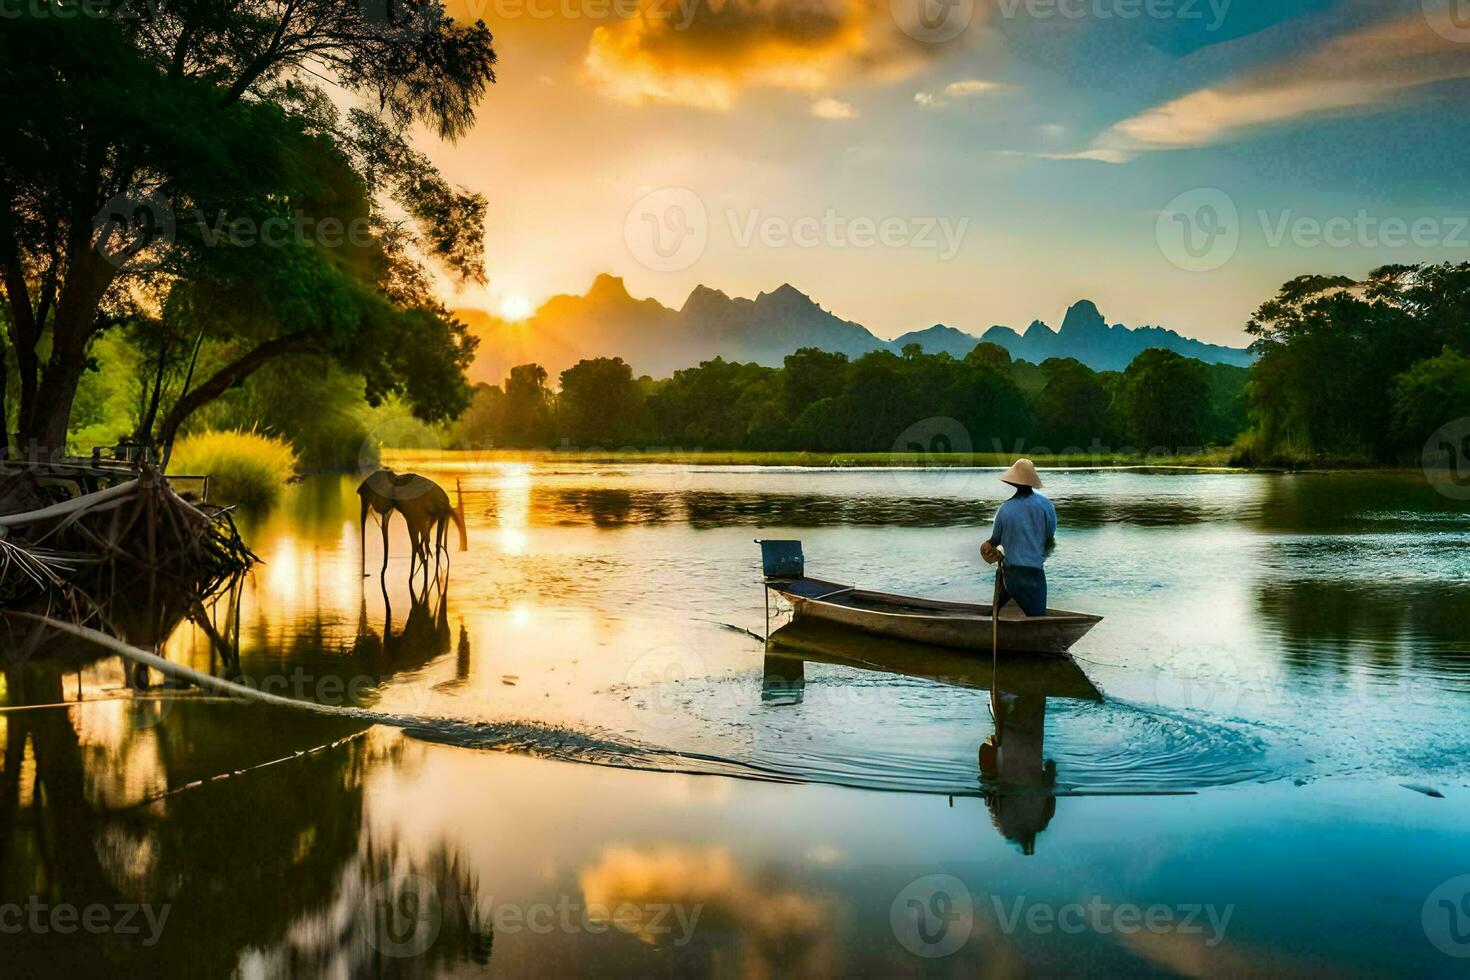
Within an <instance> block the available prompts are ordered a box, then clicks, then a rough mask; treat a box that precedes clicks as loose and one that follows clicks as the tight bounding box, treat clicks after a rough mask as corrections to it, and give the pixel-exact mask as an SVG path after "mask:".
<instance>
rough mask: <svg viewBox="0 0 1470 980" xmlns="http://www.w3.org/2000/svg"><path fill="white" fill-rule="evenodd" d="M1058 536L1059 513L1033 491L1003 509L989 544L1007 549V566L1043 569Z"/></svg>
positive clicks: (999, 511)
mask: <svg viewBox="0 0 1470 980" xmlns="http://www.w3.org/2000/svg"><path fill="white" fill-rule="evenodd" d="M1056 534H1057V509H1056V508H1055V507H1053V506H1052V505H1051V501H1050V500H1047V499H1046V498H1045V497H1043V496H1042V495H1041V494H1039V493H1037V492H1036V491H1035V490H1033V491H1031V492H1030V493H1026V494H1021V495H1019V496H1015V497H1012V498H1011V499H1010V500H1007V501H1006V502H1005V503H1003V504H1001V505H1000V510H998V511H996V512H995V530H993V531H991V532H990V543H991V544H998V545H1000V546H1001V547H1002V548H1004V549H1005V552H1006V564H1007V565H1015V566H1018V567H1022V568H1040V567H1041V566H1042V563H1043V562H1045V561H1046V553H1047V551H1048V549H1049V548H1050V547H1051V545H1052V544H1053V543H1054V541H1053V539H1054V538H1055V537H1056Z"/></svg>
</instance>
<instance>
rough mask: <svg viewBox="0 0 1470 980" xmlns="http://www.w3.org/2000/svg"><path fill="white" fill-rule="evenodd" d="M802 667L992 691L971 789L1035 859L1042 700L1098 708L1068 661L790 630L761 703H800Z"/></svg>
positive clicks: (810, 628)
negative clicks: (989, 723) (997, 656)
mask: <svg viewBox="0 0 1470 980" xmlns="http://www.w3.org/2000/svg"><path fill="white" fill-rule="evenodd" d="M808 663H823V664H835V665H837V666H841V667H850V668H853V669H855V670H865V671H873V672H876V673H884V674H896V675H902V676H905V677H916V678H921V679H924V680H929V681H934V682H937V683H940V684H946V685H949V686H953V687H967V688H974V689H976V690H982V691H989V692H990V712H991V717H992V720H993V723H994V727H993V731H992V732H991V733H990V734H989V735H988V736H987V737H986V738H985V740H984V741H983V742H981V744H980V750H979V768H980V785H979V791H980V793H981V795H983V796H984V798H985V803H986V805H987V806H988V807H989V809H990V817H991V820H992V821H993V822H994V823H995V827H996V829H997V830H999V831H1000V832H1001V834H1002V835H1003V836H1005V837H1006V839H1008V840H1011V841H1014V842H1015V843H1017V844H1018V845H1020V847H1021V850H1022V851H1023V852H1024V853H1026V854H1031V853H1034V851H1035V849H1036V836H1037V835H1038V834H1040V833H1041V832H1042V831H1043V830H1045V829H1046V827H1047V825H1048V824H1049V823H1050V822H1051V818H1052V816H1053V815H1055V813H1056V808H1057V794H1056V793H1055V792H1054V786H1055V784H1056V763H1055V762H1053V761H1052V760H1050V759H1047V758H1046V757H1045V751H1044V748H1045V736H1046V702H1047V699H1048V698H1072V699H1075V700H1079V701H1101V700H1102V699H1103V696H1102V692H1101V691H1099V690H1098V689H1097V687H1096V685H1094V684H1093V683H1092V681H1091V680H1089V679H1088V677H1087V675H1086V674H1085V673H1084V672H1083V670H1082V668H1081V667H1079V666H1077V664H1076V662H1075V661H1073V660H1072V659H1071V658H1069V657H1060V656H1052V655H1035V656H1028V655H1025V654H1014V653H1012V654H1007V655H1006V657H1004V658H1003V659H1002V660H1001V661H1000V662H999V663H992V661H991V659H990V658H989V657H988V656H987V657H983V658H982V657H977V656H973V655H971V656H966V655H964V654H961V653H956V652H953V651H950V650H945V649H942V648H939V647H929V646H922V645H919V644H913V643H904V642H902V641H899V640H889V639H884V638H882V637H876V636H871V635H868V634H863V633H857V632H854V631H851V630H844V629H841V628H838V627H830V626H825V625H820V624H812V623H792V624H789V625H787V626H784V627H782V628H781V629H779V630H777V631H776V632H775V633H773V634H772V635H771V637H770V639H769V640H768V641H767V642H766V657H765V664H764V671H763V676H762V684H761V699H762V700H763V701H765V702H767V703H768V704H776V705H783V704H786V705H797V704H800V703H801V701H802V697H803V693H804V689H805V684H806V665H807V664H808Z"/></svg>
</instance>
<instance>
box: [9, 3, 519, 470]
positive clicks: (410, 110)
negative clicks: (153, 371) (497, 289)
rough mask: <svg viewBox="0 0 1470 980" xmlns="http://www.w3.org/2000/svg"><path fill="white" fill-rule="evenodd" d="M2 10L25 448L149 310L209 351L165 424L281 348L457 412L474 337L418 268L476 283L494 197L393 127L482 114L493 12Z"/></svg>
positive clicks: (446, 125) (405, 7)
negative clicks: (469, 15)
mask: <svg viewBox="0 0 1470 980" xmlns="http://www.w3.org/2000/svg"><path fill="white" fill-rule="evenodd" d="M383 9H386V10H389V11H392V12H393V14H394V16H374V12H375V11H379V10H383ZM13 13H15V14H18V16H12V17H7V19H6V21H5V26H4V30H3V31H0V86H3V90H4V91H5V92H6V93H7V97H6V98H5V99H4V100H3V102H0V129H3V131H4V132H5V134H6V138H5V139H4V140H3V141H0V271H3V279H4V281H3V287H4V310H3V312H4V317H3V319H4V320H5V326H6V329H7V332H8V337H9V341H10V347H11V349H12V353H13V357H14V360H15V364H14V367H15V370H16V372H17V374H18V379H19V386H18V387H19V405H18V406H17V409H18V411H17V416H18V426H17V428H18V434H19V437H20V440H21V442H22V444H23V445H24V446H26V447H27V448H28V449H34V448H39V449H42V450H45V451H51V452H54V451H57V450H59V449H60V448H62V447H63V446H64V444H65V439H66V431H67V423H68V419H69V417H70V414H71V406H72V401H73V398H74V396H75V394H76V390H77V384H78V382H79V380H80V378H81V376H82V373H83V372H84V371H85V370H86V368H87V361H88V349H89V347H90V345H91V343H92V342H93V341H94V340H95V339H96V338H97V336H98V335H99V334H100V333H101V332H102V331H104V330H107V329H109V328H111V327H113V326H116V325H118V324H120V323H124V322H138V321H139V320H140V318H146V317H154V318H158V319H162V318H165V317H169V316H173V317H178V318H182V320H183V321H184V323H183V326H184V327H185V329H186V331H187V329H188V328H192V329H193V333H194V335H195V336H196V337H197V338H198V340H199V342H201V343H203V342H205V341H208V342H209V343H210V344H212V345H213V346H214V348H215V351H214V354H215V356H214V358H213V363H212V366H211V369H210V370H209V371H208V373H207V375H204V376H201V377H199V378H197V379H195V384H194V385H193V386H191V388H190V390H189V391H188V392H186V393H184V394H183V396H182V397H181V398H180V399H179V400H178V403H177V404H175V405H173V406H171V407H170V409H169V410H168V411H167V412H166V413H162V417H161V419H160V422H159V425H160V431H159V433H158V435H159V436H160V437H162V438H167V437H168V435H169V434H170V433H171V432H172V431H173V430H175V429H176V428H177V427H178V424H179V423H180V422H181V421H182V419H183V417H184V416H187V414H188V412H189V411H191V410H192V409H193V408H196V407H198V406H199V405H201V404H203V403H205V402H207V401H208V400H209V399H210V398H211V397H214V396H217V395H218V393H220V392H222V391H224V390H227V389H228V388H230V387H231V386H233V385H236V384H238V383H239V382H240V381H242V380H243V379H244V378H246V377H248V376H249V374H250V373H251V372H252V371H253V370H255V368H257V367H258V366H259V365H261V364H263V363H266V362H267V361H269V360H270V359H272V358H274V357H279V356H284V355H288V354H292V353H310V354H326V355H330V356H333V357H336V358H339V359H341V360H342V361H343V362H344V363H345V364H348V365H349V366H350V367H351V368H352V369H353V370H355V371H356V372H358V373H360V374H361V375H363V376H364V377H365V378H366V379H367V394H368V396H369V397H370V398H374V397H377V396H379V395H382V394H384V393H386V392H390V391H399V392H403V393H404V394H406V395H407V396H408V397H409V399H410V401H411V402H413V404H414V406H415V409H416V410H417V411H418V412H419V413H420V414H422V415H424V416H425V417H427V418H434V417H439V416H442V415H443V414H445V413H446V412H453V411H457V410H458V409H459V408H460V407H462V405H463V403H464V401H465V400H466V398H467V392H466V389H465V387H464V382H463V378H462V376H461V374H460V371H461V369H462V367H463V366H464V363H465V362H466V361H467V360H468V357H469V355H470V352H471V350H472V341H470V339H469V337H468V335H467V333H466V331H465V330H464V328H463V326H462V325H458V324H455V323H454V322H453V321H452V320H451V319H450V318H449V317H448V316H447V314H446V313H445V312H444V311H443V310H442V309H441V308H439V307H438V306H437V304H435V303H434V302H433V301H432V299H431V298H430V294H429V290H428V288H427V275H426V272H425V269H424V266H423V263H424V262H436V263H439V264H441V265H442V267H444V268H445V269H446V270H447V271H448V272H450V273H451V274H453V275H455V276H458V277H461V278H464V279H470V280H479V279H483V276H484V269H483V262H482V257H481V256H482V240H483V237H482V225H483V219H484V211H485V202H484V200H483V199H482V198H481V197H479V196H478V195H475V194H471V193H468V192H466V191H463V190H458V189H455V188H452V187H451V186H450V185H449V184H448V183H447V182H446V181H444V179H443V178H442V177H441V176H440V175H439V174H438V172H437V171H436V170H435V169H434V167H433V166H432V165H431V163H430V162H429V161H428V160H427V159H426V158H425V157H424V156H423V155H422V154H420V153H418V152H417V151H415V150H413V149H412V148H411V147H410V146H409V145H408V143H407V142H406V139H405V137H404V136H403V135H402V134H403V133H405V132H406V131H407V130H408V129H409V128H410V127H412V126H414V125H419V124H422V125H425V126H427V127H428V128H429V129H430V130H431V131H432V132H433V133H435V134H436V135H437V136H439V137H440V138H442V139H454V138H457V137H458V136H460V135H462V134H463V133H464V132H465V131H466V130H467V129H468V128H469V126H470V125H471V124H472V123H473V120H474V112H475V106H476V104H477V103H478V101H479V99H480V98H481V96H482V95H483V94H484V92H485V89H486V87H487V86H488V85H489V84H490V83H491V82H493V81H494V77H495V76H494V71H493V65H494V62H495V54H494V51H493V49H492V45H491V37H490V32H489V31H488V30H487V29H486V28H485V26H484V24H482V23H475V24H458V23H455V22H454V21H452V20H450V19H449V18H447V17H445V16H444V14H443V9H442V6H441V5H439V4H438V3H436V2H432V0H397V2H394V3H389V4H374V3H362V2H358V0H238V2H232V3H228V4H226V3H220V2H218V0H172V2H170V3H168V4H138V3H124V2H121V0H115V2H114V0H92V2H90V3H88V4H86V5H82V6H78V5H77V4H74V3H67V4H60V3H54V2H50V0H32V2H31V3H29V4H26V5H24V6H23V7H21V8H17V10H16V11H13ZM329 93H330V94H329ZM446 382H448V383H447V384H446ZM0 428H3V427H0Z"/></svg>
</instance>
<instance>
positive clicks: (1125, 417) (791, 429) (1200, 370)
mask: <svg viewBox="0 0 1470 980" xmlns="http://www.w3.org/2000/svg"><path fill="white" fill-rule="evenodd" d="M992 346H993V345H986V344H982V345H980V347H992ZM996 350H997V351H999V355H997V354H996V353H995V352H994V351H989V350H985V351H981V353H980V354H979V355H978V356H971V357H967V358H965V359H964V360H963V361H960V360H956V359H955V358H953V357H951V356H949V355H948V354H937V355H928V354H924V353H922V352H921V351H917V350H914V351H907V352H905V353H904V354H903V355H902V356H898V355H894V354H892V353H888V352H876V353H871V354H865V355H863V356H862V357H859V358H857V359H856V360H849V359H848V358H847V356H846V355H843V354H831V353H827V352H824V351H820V350H816V349H813V348H804V349H802V350H799V351H797V352H795V353H794V354H790V355H788V356H787V357H786V359H785V362H784V364H783V366H782V367H779V368H770V367H762V366H761V365H758V364H738V363H732V362H729V361H725V360H723V359H722V358H718V357H717V358H715V359H713V360H710V361H705V362H704V363H703V364H700V365H699V366H698V367H692V368H687V369H685V370H682V371H676V372H674V375H673V376H672V377H670V378H665V379H662V380H658V381H655V380H653V379H650V378H646V377H645V378H637V379H635V378H634V376H633V372H632V369H631V368H630V367H629V366H628V365H627V364H625V363H624V362H623V361H622V360H621V359H620V358H597V359H594V360H586V361H582V362H580V363H578V364H577V365H575V366H574V367H572V368H569V369H568V370H566V371H564V372H563V373H562V376H561V390H560V392H559V393H553V392H551V391H549V390H548V389H547V387H546V384H545V382H546V372H545V371H544V370H542V369H541V368H540V367H539V366H538V365H535V364H526V365H521V366H519V367H516V368H514V369H512V371H511V373H510V377H508V378H507V379H506V381H505V385H504V387H503V388H501V387H499V386H490V385H485V386H482V387H481V388H480V389H479V390H477V392H476V394H475V398H474V401H473V403H472V405H471V408H470V411H469V412H467V413H466V414H465V416H464V417H463V418H461V420H460V422H459V423H458V425H457V426H456V429H455V433H454V441H455V443H456V444H457V445H460V446H464V447H478V448H483V447H489V446H513V447H550V446H560V445H566V446H568V447H579V448H582V449H588V448H592V447H602V448H604V449H612V448H622V447H626V446H637V445H642V446H647V447H675V446H681V447H685V448H689V449H694V448H702V449H743V450H802V451H814V452H886V451H895V450H896V451H901V452H907V451H912V445H911V443H913V442H917V443H918V444H919V445H920V446H922V448H923V451H925V452H932V451H941V447H940V445H939V443H937V442H935V441H934V440H933V439H929V438H927V437H929V436H934V435H942V436H943V439H941V440H940V442H943V441H944V439H948V440H949V444H950V446H951V448H952V449H953V450H954V451H957V452H965V451H974V452H1007V453H1008V452H1020V451H1023V450H1025V451H1033V452H1034V451H1041V450H1043V449H1045V450H1050V451H1053V452H1061V451H1069V450H1070V451H1073V452H1077V451H1089V450H1095V451H1102V450H1105V449H1109V448H1111V449H1117V448H1119V444H1118V442H1117V441H1116V440H1119V439H1124V438H1127V439H1131V440H1132V444H1133V445H1135V446H1137V447H1139V448H1140V449H1152V448H1154V447H1158V446H1167V447H1169V448H1171V449H1184V448H1191V447H1199V446H1203V445H1205V444H1207V443H1217V444H1218V443H1228V442H1230V441H1231V440H1232V439H1233V438H1234V437H1235V436H1236V435H1237V434H1238V433H1239V431H1240V429H1241V428H1242V427H1243V426H1244V424H1245V414H1244V408H1243V392H1244V388H1245V378H1246V375H1247V372H1246V371H1245V369H1243V368H1236V367H1229V366H1226V365H1208V366H1207V365H1205V364H1203V363H1201V362H1199V361H1194V360H1190V359H1188V358H1182V357H1179V356H1178V355H1177V354H1171V353H1169V352H1167V351H1162V350H1151V351H1146V352H1144V354H1143V355H1140V356H1139V359H1138V360H1137V361H1135V364H1136V365H1138V366H1139V370H1137V371H1133V368H1131V367H1130V369H1129V370H1130V371H1133V374H1132V378H1131V382H1132V385H1131V387H1130V386H1129V384H1127V383H1126V382H1127V381H1128V380H1129V378H1128V376H1127V375H1124V376H1122V377H1120V376H1119V375H1117V374H1115V373H1111V372H1104V373H1097V372H1094V371H1092V370H1091V369H1089V368H1087V367H1086V366H1085V365H1083V364H1081V363H1080V362H1078V361H1075V360H1071V359H1067V360H1052V361H1048V362H1047V363H1046V364H1045V365H1042V366H1041V367H1038V366H1037V365H1033V364H1029V363H1027V362H1025V361H1017V362H1014V363H1013V362H1012V361H1011V360H1010V358H1009V356H1008V355H1005V351H1004V350H1001V349H1000V348H996ZM1001 355H1004V356H1001ZM1140 362H1142V363H1140ZM1033 372H1037V373H1038V376H1039V377H1044V378H1049V379H1050V380H1049V381H1044V384H1042V385H1039V386H1035V385H1033V386H1032V387H1033V390H1034V392H1035V393H1034V394H1028V393H1027V392H1026V391H1025V390H1023V388H1022V386H1021V385H1020V384H1019V383H1018V382H1017V380H1016V378H1017V377H1022V378H1025V379H1027V383H1028V385H1030V384H1031V380H1030V379H1031V376H1032V373H1033ZM1115 392H1116V393H1115ZM1125 392H1126V397H1125V395H1124V393H1125ZM1180 406H1184V407H1183V408H1181V407H1180ZM956 426H958V428H956ZM961 431H962V432H963V436H961V435H960V432H961ZM915 433H917V435H915ZM956 439H958V440H959V442H956V441H955V440H956ZM1171 439H1175V440H1179V441H1177V442H1169V441H1168V440H1171ZM966 440H967V441H968V445H966V444H964V442H965V441H966Z"/></svg>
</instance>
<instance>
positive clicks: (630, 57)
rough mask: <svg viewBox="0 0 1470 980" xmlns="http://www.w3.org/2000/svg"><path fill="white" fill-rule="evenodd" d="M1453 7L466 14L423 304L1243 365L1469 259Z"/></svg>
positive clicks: (618, 5)
mask: <svg viewBox="0 0 1470 980" xmlns="http://www.w3.org/2000/svg"><path fill="white" fill-rule="evenodd" d="M1457 2H1459V0H1405V2H1399V0H1373V2H1360V0H1337V2H1333V0H1301V2H1289V0H973V4H972V3H970V2H969V0H892V2H890V0H721V2H718V3H716V2H710V0H456V2H452V3H450V10H451V13H453V14H454V15H455V16H456V17H465V16H470V17H478V18H481V19H483V20H485V22H486V23H487V24H488V25H489V26H490V27H491V29H492V31H493V32H494V34H495V38H496V48H497V50H498V52H499V55H500V62H499V67H498V74H499V82H498V83H497V84H496V85H495V86H494V87H493V88H492V89H491V91H490V93H489V94H488V96H487V97H486V99H485V100H484V102H483V103H482V104H481V107H480V122H479V124H478V125H477V127H476V128H475V130H474V132H473V133H472V134H470V135H469V136H468V137H467V138H465V139H464V140H462V141H461V142H460V143H458V144H457V145H453V146H449V145H444V144H439V143H437V142H436V141H434V140H431V139H428V138H425V139H423V141H422V144H421V145H422V146H423V148H424V149H425V150H426V151H428V152H429V153H430V155H431V156H432V157H433V158H434V159H435V160H436V161H437V162H438V163H439V164H440V166H441V167H442V168H443V170H444V172H445V174H446V176H447V177H448V178H449V179H450V180H452V181H454V182H455V183H459V184H464V185H466V186H468V187H471V188H473V189H475V190H478V191H481V192H482V193H484V194H485V195H486V196H487V197H488V199H489V202H490V212H489V220H488V227H487V235H486V246H487V258H488V267H489V271H490V282H489V284H488V286H486V287H485V288H483V289H482V288H479V287H475V288H470V289H465V290H463V291H460V292H456V291H454V290H453V289H450V288H448V287H446V290H445V299H446V301H447V302H448V303H449V304H450V305H452V306H470V307H479V308H484V309H489V310H492V311H501V310H509V311H510V312H512V313H514V312H518V308H519V310H524V309H525V307H526V305H527V304H529V305H530V306H532V307H534V306H535V305H537V304H539V303H540V302H542V301H543V300H545V299H546V298H547V297H548V296H550V295H553V294H555V293H563V292H576V293H580V292H583V291H585V289H586V288H587V286H588V285H589V284H590V283H591V281H592V279H593V277H594V276H595V275H596V274H597V273H599V272H611V273H613V274H615V275H620V276H623V277H624V278H625V280H626V282H627V285H628V288H629V290H630V291H631V292H632V293H633V295H635V296H653V297H655V298H657V299H659V300H660V301H662V302H664V303H666V304H668V305H671V306H676V307H677V306H679V305H680V304H682V302H683V300H684V297H685V296H686V295H687V294H688V292H689V290H690V289H691V288H692V287H693V286H694V285H695V284H697V283H705V284H707V285H711V286H715V287H717V288H721V289H724V290H725V291H726V292H728V293H731V294H732V295H747V296H753V295H755V294H756V293H757V292H759V291H762V290H770V289H773V288H775V287H776V286H778V285H780V284H781V283H783V282H788V281H789V282H791V283H792V284H793V285H795V286H797V287H798V288H800V289H802V290H803V291H804V292H807V293H808V294H810V295H811V296H812V297H813V298H814V299H816V300H817V301H818V302H820V303H822V304H823V305H824V306H826V307H828V308H830V309H832V310H833V311H835V312H836V313H837V314H839V315H841V316H844V317H847V318H850V319H854V320H857V321H858V322H860V323H863V324H864V325H866V326H868V327H869V328H870V329H872V330H873V331H874V332H875V333H877V334H879V335H880V336H884V337H891V336H894V335H896V334H898V333H901V332H903V331H906V330H912V329H918V328H922V327H926V326H929V325H931V324H933V323H945V324H948V325H950V326H953V327H958V328H960V329H963V330H968V331H971V332H974V333H979V332H981V331H983V330H984V329H985V328H986V327H988V326H990V325H991V324H995V323H1001V324H1007V325H1013V326H1017V327H1024V326H1025V325H1026V324H1027V323H1029V322H1030V321H1031V320H1032V319H1033V318H1038V317H1039V318H1042V319H1044V320H1047V321H1048V322H1049V323H1051V324H1052V325H1053V326H1056V325H1057V324H1058V323H1059V322H1060V319H1061V314H1062V312H1063V310H1064V309H1065V308H1066V306H1067V304H1068V303H1070V302H1072V301H1073V300H1076V299H1078V298H1080V297H1087V298H1090V299H1092V300H1094V301H1095V302H1096V303H1097V304H1098V306H1099V307H1100V308H1101V309H1102V311H1103V313H1104V314H1105V315H1106V316H1107V317H1108V319H1109V320H1110V321H1111V322H1124V323H1127V324H1129V325H1131V326H1139V325H1142V324H1145V323H1154V324H1160V325H1163V326H1169V327H1172V328H1174V329H1177V330H1179V331H1180V332H1182V333H1186V334H1190V335H1194V336H1199V337H1202V338H1204V339H1206V340H1211V341H1215V342H1222V343H1236V344H1239V343H1243V342H1244V340H1245V338H1244V335H1243V333H1242V331H1241V328H1242V326H1243V324H1244V322H1245V319H1246V318H1247V317H1248V315H1249V314H1250V312H1251V311H1252V310H1253V309H1254V308H1255V307H1256V306H1257V305H1258V304H1259V303H1260V302H1261V300H1263V299H1265V298H1268V297H1269V296H1270V295H1271V294H1272V293H1273V292H1274V291H1275V289H1276V287H1277V286H1279V285H1280V283H1281V282H1282V281H1284V280H1285V279H1287V278H1290V277H1292V276H1294V275H1297V274H1300V273H1305V272H1341V273H1347V274H1362V273H1364V272H1366V271H1367V270H1368V269H1369V268H1371V267H1373V266H1375V265H1379V264H1383V263H1385V262H1413V261H1421V260H1436V261H1437V260H1443V259H1452V260H1455V261H1464V260H1467V259H1470V229H1467V227H1466V219H1467V217H1470V183H1467V182H1466V181H1465V173H1466V168H1467V163H1466V159H1465V147H1466V146H1467V145H1470V123H1467V113H1466V112H1465V110H1464V106H1465V105H1466V104H1467V95H1470V10H1467V12H1466V14H1465V15H1464V16H1463V17H1458V18H1457V17H1456V16H1455V14H1456V8H1455V6H1454V5H1455V4H1456V3H1457ZM919 4H923V5H925V6H922V7H921V6H919ZM1466 6H1467V7H1470V5H1466ZM655 232H657V233H658V235H659V236H660V242H661V244H662V250H660V249H658V248H655V247H654V241H653V236H654V233H655Z"/></svg>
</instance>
